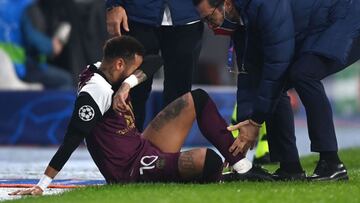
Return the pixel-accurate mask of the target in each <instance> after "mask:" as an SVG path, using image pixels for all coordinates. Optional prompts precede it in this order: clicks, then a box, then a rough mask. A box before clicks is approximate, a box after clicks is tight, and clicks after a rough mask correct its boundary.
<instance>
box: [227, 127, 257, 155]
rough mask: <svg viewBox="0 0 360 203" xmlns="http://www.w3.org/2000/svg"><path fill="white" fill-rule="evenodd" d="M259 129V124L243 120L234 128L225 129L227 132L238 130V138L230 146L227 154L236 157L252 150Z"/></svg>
mask: <svg viewBox="0 0 360 203" xmlns="http://www.w3.org/2000/svg"><path fill="white" fill-rule="evenodd" d="M260 127H261V125H260V124H258V123H255V122H254V121H252V120H245V121H243V122H240V123H238V124H236V125H234V126H229V127H227V129H228V130H229V131H234V130H239V136H238V137H237V138H236V139H235V141H234V143H233V144H232V145H231V146H230V148H229V152H231V153H232V155H233V156H236V155H238V154H239V153H243V154H246V152H247V151H248V150H249V149H252V148H254V147H255V144H256V141H257V138H258V136H259V129H260Z"/></svg>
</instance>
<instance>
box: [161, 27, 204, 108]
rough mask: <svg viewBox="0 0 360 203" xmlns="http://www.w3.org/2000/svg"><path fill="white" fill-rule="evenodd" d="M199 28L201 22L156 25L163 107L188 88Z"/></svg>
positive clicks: (197, 47) (190, 81) (188, 89)
mask: <svg viewBox="0 0 360 203" xmlns="http://www.w3.org/2000/svg"><path fill="white" fill-rule="evenodd" d="M203 28H204V25H203V23H202V22H198V23H194V24H190V25H183V26H162V27H161V28H160V29H161V54H162V56H163V59H164V92H163V98H164V106H166V105H167V104H169V103H170V102H171V101H173V100H174V99H176V98H177V97H179V96H181V95H183V94H184V93H186V92H188V91H190V90H191V84H192V76H193V71H194V68H195V67H196V65H197V63H198V59H199V55H200V49H201V38H202V34H203Z"/></svg>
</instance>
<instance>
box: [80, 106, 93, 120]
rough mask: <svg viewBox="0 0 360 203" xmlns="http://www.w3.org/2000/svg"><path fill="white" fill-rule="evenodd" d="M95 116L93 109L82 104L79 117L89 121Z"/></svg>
mask: <svg viewBox="0 0 360 203" xmlns="http://www.w3.org/2000/svg"><path fill="white" fill-rule="evenodd" d="M94 116H95V111H94V109H93V108H92V107H91V106H89V105H84V106H82V107H81V108H80V109H79V117H80V119H81V120H83V121H91V120H92V119H93V118H94Z"/></svg>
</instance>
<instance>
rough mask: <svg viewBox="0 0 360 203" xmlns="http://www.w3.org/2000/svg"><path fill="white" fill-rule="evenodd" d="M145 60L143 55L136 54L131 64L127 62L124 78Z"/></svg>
mask: <svg viewBox="0 0 360 203" xmlns="http://www.w3.org/2000/svg"><path fill="white" fill-rule="evenodd" d="M142 62H143V57H142V56H140V55H137V54H135V58H134V60H133V61H132V62H130V63H129V64H125V69H124V72H123V78H126V77H128V76H130V75H131V74H132V73H133V72H134V71H135V70H136V69H138V68H139V66H140V65H141V63H142Z"/></svg>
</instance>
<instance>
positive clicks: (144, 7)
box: [106, 0, 200, 26]
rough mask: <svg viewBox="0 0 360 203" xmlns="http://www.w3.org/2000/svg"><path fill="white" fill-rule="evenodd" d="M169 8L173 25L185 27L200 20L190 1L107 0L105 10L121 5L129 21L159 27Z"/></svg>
mask: <svg viewBox="0 0 360 203" xmlns="http://www.w3.org/2000/svg"><path fill="white" fill-rule="evenodd" d="M165 3H167V4H168V6H169V8H170V13H171V18H172V21H173V25H185V24H187V23H189V22H193V21H197V20H199V19H200V17H199V13H198V12H197V11H196V8H195V6H194V5H193V3H192V0H107V1H106V6H107V8H109V7H111V6H113V5H121V6H123V7H124V8H125V10H126V13H127V15H128V18H129V20H131V21H135V22H139V23H144V24H147V25H153V26H160V25H161V22H162V19H163V15H164V9H165Z"/></svg>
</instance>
